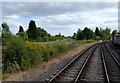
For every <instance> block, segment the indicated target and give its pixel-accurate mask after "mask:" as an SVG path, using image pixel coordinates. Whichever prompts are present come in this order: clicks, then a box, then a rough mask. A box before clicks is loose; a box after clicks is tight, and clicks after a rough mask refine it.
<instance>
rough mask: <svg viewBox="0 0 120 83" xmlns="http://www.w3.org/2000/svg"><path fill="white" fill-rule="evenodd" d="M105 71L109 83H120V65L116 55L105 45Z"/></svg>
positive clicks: (103, 51)
mask: <svg viewBox="0 0 120 83" xmlns="http://www.w3.org/2000/svg"><path fill="white" fill-rule="evenodd" d="M101 52H102V58H103V63H104V71H105V76H106V82H107V83H119V82H120V63H119V61H118V60H117V59H116V57H115V56H114V54H113V53H112V52H111V51H110V50H109V49H108V48H107V47H106V45H105V43H104V44H103V45H102V47H101Z"/></svg>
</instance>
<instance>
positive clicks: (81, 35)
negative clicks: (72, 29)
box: [76, 29, 86, 40]
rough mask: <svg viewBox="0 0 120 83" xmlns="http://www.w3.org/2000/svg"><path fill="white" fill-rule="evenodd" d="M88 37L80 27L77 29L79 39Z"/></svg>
mask: <svg viewBox="0 0 120 83" xmlns="http://www.w3.org/2000/svg"><path fill="white" fill-rule="evenodd" d="M85 38H86V36H85V34H84V33H83V32H82V31H81V30H80V29H78V31H77V38H76V39H77V40H83V39H85Z"/></svg>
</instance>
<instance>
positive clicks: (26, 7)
mask: <svg viewBox="0 0 120 83" xmlns="http://www.w3.org/2000/svg"><path fill="white" fill-rule="evenodd" d="M2 19H3V22H7V24H8V25H9V27H10V30H11V32H12V33H13V34H16V33H17V32H18V29H19V25H22V26H23V28H24V30H25V31H26V30H27V29H28V25H29V22H30V20H34V21H35V22H36V26H37V27H42V28H44V29H45V30H47V32H48V33H50V34H52V35H55V34H58V33H61V34H62V35H65V36H72V35H73V33H74V32H77V30H78V28H80V29H81V30H83V29H84V27H88V28H91V29H92V30H95V28H96V27H99V28H100V27H101V28H103V29H105V28H106V27H109V28H111V30H113V29H118V3H117V2H22V3H20V2H2Z"/></svg>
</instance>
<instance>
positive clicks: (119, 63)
mask: <svg viewBox="0 0 120 83" xmlns="http://www.w3.org/2000/svg"><path fill="white" fill-rule="evenodd" d="M104 46H105V48H106V49H107V51H108V52H109V54H110V55H111V56H112V58H113V59H114V60H115V62H116V63H117V64H118V65H119V67H120V62H119V61H118V60H117V59H116V57H115V56H114V54H113V53H112V52H111V51H110V49H109V48H108V47H107V46H106V45H105V43H104Z"/></svg>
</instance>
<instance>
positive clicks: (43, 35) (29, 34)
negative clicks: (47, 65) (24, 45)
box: [2, 20, 67, 43]
mask: <svg viewBox="0 0 120 83" xmlns="http://www.w3.org/2000/svg"><path fill="white" fill-rule="evenodd" d="M12 36H14V35H13V34H12V33H11V31H10V30H9V26H8V25H7V23H6V22H4V23H2V40H3V41H2V42H3V43H4V42H6V41H7V40H9V39H10V38H11V37H12ZM16 36H19V37H21V38H23V39H24V40H29V41H40V42H47V41H56V40H63V39H66V38H67V37H65V36H64V35H61V33H59V34H58V35H55V36H52V35H51V34H49V33H48V32H47V31H46V30H45V29H43V28H41V27H37V26H36V24H35V21H33V20H31V21H30V22H29V26H28V29H27V31H24V28H23V26H21V25H20V26H19V31H18V33H17V34H16Z"/></svg>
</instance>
